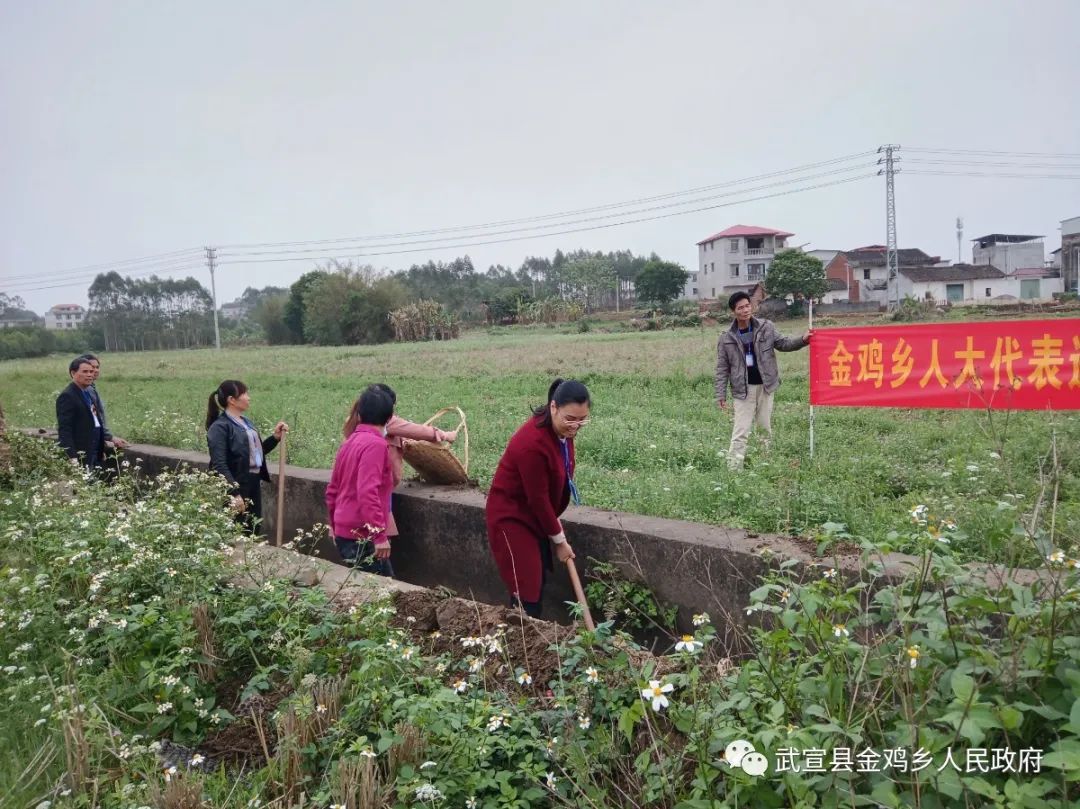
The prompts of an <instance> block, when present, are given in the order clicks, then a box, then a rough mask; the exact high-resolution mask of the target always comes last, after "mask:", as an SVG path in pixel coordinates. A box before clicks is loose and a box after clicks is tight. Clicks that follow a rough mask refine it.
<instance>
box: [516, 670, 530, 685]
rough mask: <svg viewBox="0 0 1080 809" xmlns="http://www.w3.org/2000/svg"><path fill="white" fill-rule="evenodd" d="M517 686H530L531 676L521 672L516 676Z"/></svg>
mask: <svg viewBox="0 0 1080 809" xmlns="http://www.w3.org/2000/svg"><path fill="white" fill-rule="evenodd" d="M517 681H518V685H532V675H531V674H529V672H527V671H523V672H521V674H519V675H518V676H517Z"/></svg>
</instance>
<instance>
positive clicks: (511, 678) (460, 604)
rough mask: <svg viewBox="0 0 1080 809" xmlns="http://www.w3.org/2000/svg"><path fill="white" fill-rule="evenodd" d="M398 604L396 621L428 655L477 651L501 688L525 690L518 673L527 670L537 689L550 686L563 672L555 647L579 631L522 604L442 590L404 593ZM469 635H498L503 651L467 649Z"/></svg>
mask: <svg viewBox="0 0 1080 809" xmlns="http://www.w3.org/2000/svg"><path fill="white" fill-rule="evenodd" d="M394 605H395V607H396V609H397V614H396V615H394V616H393V618H392V619H391V624H392V625H393V626H395V627H397V628H399V629H402V630H404V631H405V632H407V633H409V635H410V636H411V637H412V639H413V641H414V642H415V643H416V644H417V646H419V648H421V649H422V650H423V651H424V653H425V654H429V655H436V656H437V655H442V654H449V655H451V656H452V657H454V658H456V659H459V660H460V659H462V658H465V657H469V656H470V655H472V654H473V653H474V652H475V656H476V657H481V658H484V659H485V660H486V661H487V662H486V664H485V666H484V669H483V671H484V676H485V678H486V679H487V680H488V683H489V684H490V685H493V686H496V687H499V686H504V687H512V688H513V689H515V690H516V689H519V688H520V686H519V685H518V683H517V681H516V678H517V675H518V672H520V671H525V672H528V673H529V675H530V676H531V677H532V680H533V683H532V689H533V691H535V692H537V693H543V692H544V691H546V690H547V683H548V682H549V681H550V680H553V679H555V678H556V677H557V676H558V671H559V655H558V653H557V651H556V650H554V649H553V648H551V647H553V646H555V645H556V644H558V643H561V642H563V641H564V640H565V639H566V638H568V637H570V636H571V635H573V634H574V629H573V628H572V627H565V626H560V625H559V624H554V623H549V622H548V621H538V620H535V619H533V618H529V617H528V616H525V615H523V614H522V613H521V612H519V611H518V610H516V609H511V608H509V607H497V606H493V605H491V604H481V603H478V602H476V601H466V600H465V599H462V598H456V597H453V596H445V595H440V594H439V593H437V592H429V591H424V592H410V593H398V594H397V595H396V596H395V598H394ZM410 618H413V619H415V620H411V621H410V620H409V619H410ZM463 638H492V639H496V640H498V642H499V648H500V650H501V651H499V652H497V653H495V654H484V652H485V651H486V650H480V649H471V648H466V647H465V646H464V645H463V644H462V639H463Z"/></svg>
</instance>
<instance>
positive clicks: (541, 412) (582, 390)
mask: <svg viewBox="0 0 1080 809" xmlns="http://www.w3.org/2000/svg"><path fill="white" fill-rule="evenodd" d="M590 406H591V401H590V400H589V391H588V389H587V388H586V387H585V386H584V385H583V384H582V383H580V382H578V381H576V380H573V379H568V380H566V381H563V380H562V379H556V380H555V381H554V382H553V383H552V384H551V387H550V388H549V389H548V397H547V403H546V404H544V405H542V406H541V407H538V408H537V409H536V410H535V411H533V417H532V418H531V419H529V420H528V421H527V422H525V424H523V425H522V426H521V427H520V428H519V429H518V431H517V432H516V433H514V436H513V437H512V438H511V439H510V443H509V444H507V446H506V451H505V452H504V453H503V456H502V458H501V459H500V460H499V466H498V467H497V468H496V470H495V478H494V479H493V480H492V482H491V490H490V491H489V492H488V496H487V505H486V507H485V513H486V516H487V531H488V542H489V543H490V544H491V553H492V555H493V556H494V557H495V564H496V565H498V568H499V576H500V577H501V578H502V580H503V582H505V584H506V588H507V589H508V590H509V591H510V595H511V604H514V605H517V604H520V605H521V607H522V609H524V610H525V612H526V613H527V614H528V615H531V616H533V617H534V618H538V617H539V616H540V603H541V601H542V600H543V592H544V582H545V580H546V578H547V571H549V570H551V569H552V567H553V565H552V549H553V548H554V555H555V557H556V558H557V559H558V560H559V561H560V562H566V561H567V560H569V559H573V558H574V551H573V549H572V548H571V547H570V543H569V542H567V541H566V534H565V533H563V527H562V523H561V522H559V515H560V514H562V513H563V511H565V510H566V507H567V505H569V503H570V501H571V500H573V501H574V503H575V504H577V503H578V502H580V501H579V499H578V494H577V487H576V486H575V485H574V436H576V435H577V431H578V430H580V429H581V427H582V425H584V424H586V423H588V421H589V408H590Z"/></svg>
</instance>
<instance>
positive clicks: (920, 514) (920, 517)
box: [909, 504, 930, 523]
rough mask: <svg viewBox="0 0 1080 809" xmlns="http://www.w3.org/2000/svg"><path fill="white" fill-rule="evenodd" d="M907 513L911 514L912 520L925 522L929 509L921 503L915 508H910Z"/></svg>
mask: <svg viewBox="0 0 1080 809" xmlns="http://www.w3.org/2000/svg"><path fill="white" fill-rule="evenodd" d="M909 513H910V514H911V519H912V520H914V521H915V522H917V523H924V522H926V515H927V514H929V513H930V509H928V508H927V507H926V506H924V505H922V504H919V505H917V506H915V508H913V509H911V511H910V512H909Z"/></svg>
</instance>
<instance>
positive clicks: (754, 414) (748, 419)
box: [728, 385, 773, 469]
mask: <svg viewBox="0 0 1080 809" xmlns="http://www.w3.org/2000/svg"><path fill="white" fill-rule="evenodd" d="M731 402H732V405H733V407H734V410H735V413H734V417H735V423H734V425H733V426H732V428H731V446H730V447H729V448H728V466H729V467H731V468H732V469H739V468H741V467H742V465H743V460H744V459H745V458H746V440H747V439H748V438H749V437H750V433H751V432H752V431H753V429H754V425H757V427H758V429H760V430H761V432H762V434H763V435H762V438H763V439H764V442H765V446H766V447H768V445H769V441H770V440H771V439H772V406H773V395H772V394H771V393H766V392H765V386H764V385H747V386H746V398H745V399H736V398H734V397H732V399H731Z"/></svg>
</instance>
